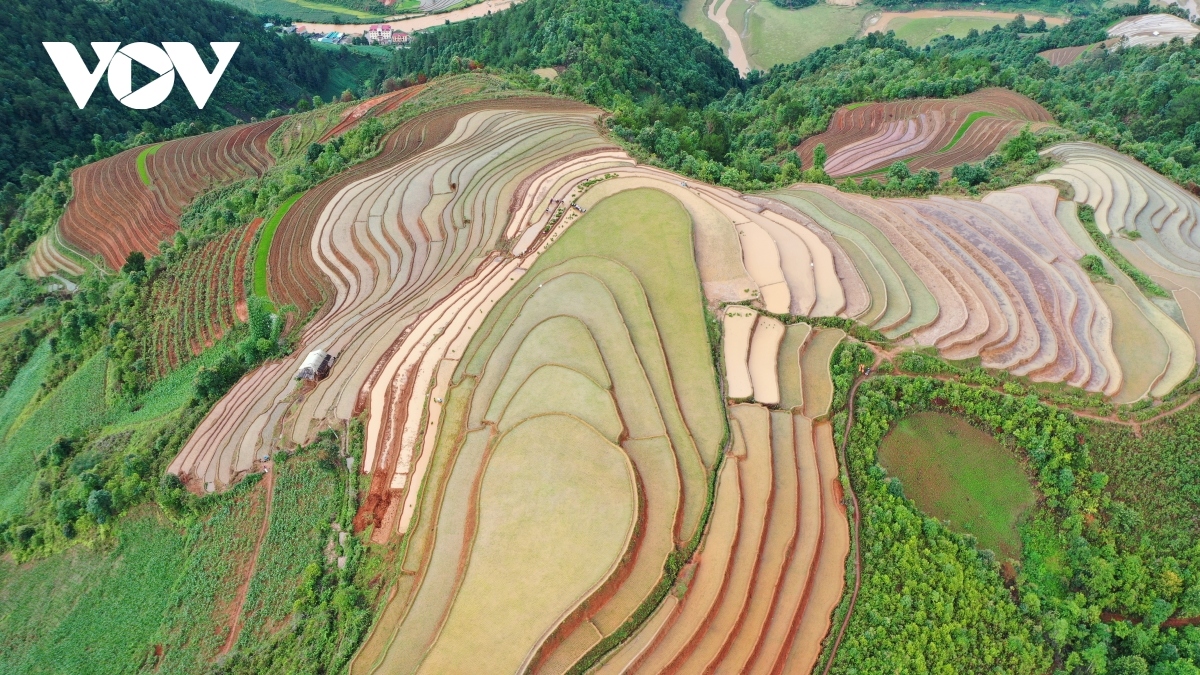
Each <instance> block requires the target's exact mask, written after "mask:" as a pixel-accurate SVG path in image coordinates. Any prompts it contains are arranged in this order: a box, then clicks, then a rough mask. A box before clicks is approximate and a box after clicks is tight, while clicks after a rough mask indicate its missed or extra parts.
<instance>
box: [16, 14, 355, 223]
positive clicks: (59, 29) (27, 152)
mask: <svg viewBox="0 0 1200 675" xmlns="http://www.w3.org/2000/svg"><path fill="white" fill-rule="evenodd" d="M5 14H6V18H7V20H6V21H5V23H4V25H3V26H2V27H0V35H2V36H3V39H2V40H0V81H3V82H4V83H5V91H6V93H7V94H8V95H9V97H10V98H9V99H7V101H8V102H7V103H4V104H2V105H0V128H2V129H4V130H5V133H4V134H2V135H0V185H3V184H5V183H12V184H13V187H12V188H11V189H10V188H5V190H9V192H7V193H6V195H5V196H6V197H8V198H9V199H16V197H17V195H18V194H22V193H23V194H26V195H28V194H29V193H31V192H32V191H33V190H34V188H35V187H36V178H35V177H34V174H40V173H43V172H48V171H50V170H51V164H53V163H54V162H55V161H57V160H61V159H64V158H69V157H71V156H72V155H76V156H84V155H87V154H89V153H90V152H92V145H93V138H94V137H96V136H97V135H98V136H100V137H102V138H106V139H116V138H122V137H128V136H134V135H136V134H138V133H139V132H149V133H150V134H151V135H153V134H154V133H155V130H157V129H163V128H168V127H171V126H172V125H176V124H180V123H182V124H184V125H185V126H186V125H187V124H189V123H191V122H196V123H199V124H203V125H204V127H205V130H208V128H210V127H211V126H212V125H213V124H214V123H215V124H220V125H221V126H226V125H229V124H232V123H233V122H234V121H235V120H236V119H237V117H235V116H234V115H233V114H232V113H230V112H229V111H230V110H236V111H238V115H239V116H241V118H242V119H248V118H249V117H250V116H252V115H253V116H258V117H263V116H266V115H267V114H268V112H269V111H270V110H271V109H273V108H275V109H281V110H286V109H287V108H288V106H289V105H290V104H291V102H293V101H295V100H296V99H297V98H299V97H300V96H305V95H309V96H311V95H312V94H313V93H315V92H317V91H319V90H320V89H321V87H322V86H323V85H324V84H325V80H326V78H327V77H328V75H329V72H330V70H331V69H332V68H333V60H332V59H330V58H329V57H327V56H325V55H323V54H321V53H319V52H317V51H316V50H314V49H313V48H312V46H311V45H309V44H308V42H307V41H306V40H304V39H303V38H300V37H296V36H281V35H278V34H276V33H272V32H269V31H264V30H262V21H261V19H259V18H258V17H256V16H253V15H252V14H250V13H248V12H245V11H241V10H237V9H234V8H232V7H230V6H229V5H226V4H224V3H220V2H214V1H213V0H153V1H151V0H113V1H112V2H105V3H96V2H89V3H84V4H79V3H76V2H71V1H70V0H48V1H45V2H43V1H41V0H37V1H35V0H18V1H17V2H15V3H12V4H11V5H10V6H8V7H7V8H6V12H5ZM164 36H176V37H177V38H178V39H185V38H186V40H187V41H190V42H193V43H195V44H196V45H198V46H201V47H200V49H201V52H202V53H203V54H205V55H206V58H211V57H210V56H208V55H209V54H211V52H209V51H208V48H207V44H208V43H209V42H216V41H224V40H233V41H237V42H240V46H239V47H238V52H237V58H235V59H234V60H233V61H232V62H231V63H230V64H229V66H228V68H227V69H226V70H225V73H224V75H223V76H222V77H221V84H220V86H218V87H217V89H216V91H215V93H214V96H213V100H212V105H207V106H205V108H204V110H197V109H196V106H195V103H194V102H193V101H192V99H191V97H190V96H189V95H188V94H187V92H186V91H185V90H184V88H183V87H182V86H176V88H175V91H174V93H173V94H172V95H171V96H170V97H168V99H167V100H166V101H165V102H163V103H162V104H161V105H158V106H156V107H154V108H151V109H149V110H132V109H130V108H126V107H125V106H123V105H122V104H121V103H119V102H118V101H117V100H116V99H114V98H113V97H112V96H111V94H109V92H108V90H107V87H103V86H102V87H100V88H98V89H97V90H96V91H95V92H94V93H93V94H92V97H91V99H90V101H89V103H88V105H87V106H86V107H84V108H83V109H80V108H79V106H77V105H75V102H74V101H73V100H72V98H71V95H70V93H68V91H67V88H66V87H64V86H63V85H62V79H61V78H60V77H59V75H58V71H57V70H56V69H55V67H54V64H53V63H52V62H51V60H50V59H49V58H47V57H46V51H45V49H44V48H43V47H42V44H41V43H42V42H44V41H54V40H63V39H68V38H69V39H70V40H72V41H73V43H74V44H76V45H77V46H78V47H79V50H80V54H81V55H82V56H83V59H84V60H85V61H86V62H87V63H89V64H90V63H92V62H93V60H94V59H95V56H94V55H93V53H92V51H91V48H90V47H89V46H88V43H89V42H91V41H106V40H123V41H125V42H126V43H128V42H136V41H149V42H158V41H159V40H162V39H168V38H167V37H164ZM141 83H144V81H141V82H135V86H137V85H139V84H141ZM18 100H19V101H22V102H23V103H20V104H19V105H17V104H16V101H18ZM143 142H146V141H143ZM23 175H25V177H22V176H23ZM2 201H4V200H3V199H0V202H2ZM16 203H19V200H18V201H17V202H16ZM10 216H11V213H10V211H9V208H8V207H5V206H3V205H0V221H7V220H8V219H9V218H10Z"/></svg>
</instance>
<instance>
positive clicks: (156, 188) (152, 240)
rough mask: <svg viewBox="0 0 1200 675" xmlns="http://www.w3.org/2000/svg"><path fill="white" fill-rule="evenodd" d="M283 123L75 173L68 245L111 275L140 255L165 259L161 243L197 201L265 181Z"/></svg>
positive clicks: (65, 227)
mask: <svg viewBox="0 0 1200 675" xmlns="http://www.w3.org/2000/svg"><path fill="white" fill-rule="evenodd" d="M283 119H284V118H275V119H271V120H266V121H263V122H257V123H255V124H239V125H236V126H233V127H229V128H228V129H222V130H221V131H215V132H213V133H209V134H201V135H199V136H191V137H188V138H181V139H179V140H175V141H168V142H166V143H162V144H160V145H159V146H158V150H157V151H156V152H154V153H153V154H150V153H147V154H143V150H145V148H133V149H131V150H126V151H125V152H122V153H120V154H119V155H116V156H114V157H109V158H107V159H103V160H101V161H99V162H94V163H92V164H88V165H86V166H83V167H80V168H79V169H76V170H75V171H74V173H72V174H71V184H72V187H73V189H74V194H73V196H72V198H71V201H70V202H68V203H67V208H66V211H64V212H63V216H62V219H61V220H60V221H59V224H58V231H59V234H60V236H61V237H62V239H63V242H64V243H66V244H67V245H68V246H70V247H72V248H73V249H76V250H78V251H81V252H83V253H84V254H86V255H89V256H99V257H100V258H103V260H104V262H105V264H107V265H108V266H109V267H110V268H112V269H120V268H121V265H123V264H124V263H125V258H126V256H128V255H129V254H130V253H131V252H133V251H141V252H143V253H145V254H146V255H148V256H149V255H154V254H156V253H158V245H159V242H161V241H163V240H164V239H167V238H168V237H170V236H171V235H173V234H174V233H175V231H176V230H178V229H179V215H180V213H182V212H183V209H184V208H185V207H186V206H187V205H188V204H189V203H190V202H191V201H192V199H194V198H195V197H196V196H197V195H199V194H200V193H201V192H204V191H205V190H208V189H211V188H212V187H214V186H217V185H222V184H226V183H230V182H233V181H236V180H240V179H242V178H248V177H250V176H255V175H261V174H262V173H263V172H264V171H266V170H267V169H268V168H269V167H270V166H271V165H272V164H274V158H273V157H272V156H271V154H270V153H269V152H267V139H268V138H269V137H270V136H271V134H272V133H273V132H274V131H275V128H276V127H278V126H279V125H280V123H281V122H282V121H283ZM139 166H144V169H145V175H146V176H147V177H148V179H149V181H150V182H149V184H147V183H145V182H143V180H142V177H141V175H140V174H139Z"/></svg>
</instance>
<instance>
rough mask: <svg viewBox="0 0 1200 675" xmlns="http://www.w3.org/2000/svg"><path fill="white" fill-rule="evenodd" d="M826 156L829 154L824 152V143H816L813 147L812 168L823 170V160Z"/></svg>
mask: <svg viewBox="0 0 1200 675" xmlns="http://www.w3.org/2000/svg"><path fill="white" fill-rule="evenodd" d="M828 158H829V155H828V154H827V153H826V152H825V144H824V143H818V144H817V147H815V148H813V168H814V169H820V170H821V171H824V170H825V160H826V159H828Z"/></svg>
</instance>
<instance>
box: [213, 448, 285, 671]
mask: <svg viewBox="0 0 1200 675" xmlns="http://www.w3.org/2000/svg"><path fill="white" fill-rule="evenodd" d="M274 464H275V463H274V462H267V464H266V469H267V480H266V489H267V508H266V509H265V510H264V511H263V519H262V525H260V526H259V528H258V541H256V542H254V556H253V557H251V558H250V569H249V570H247V571H246V578H245V579H243V580H242V583H241V584H240V585H239V586H238V589H237V594H236V595H235V596H234V601H233V627H232V628H231V629H230V631H229V637H228V638H226V640H225V644H224V645H221V650H220V651H218V652H217V655H218V656H223V655H225V654H228V653H229V650H231V649H233V646H234V645H235V644H237V641H238V636H239V635H241V633H242V608H243V606H245V604H246V593H247V592H249V590H250V580H251V579H253V578H254V572H255V570H256V569H257V568H258V554H259V553H260V552H261V551H262V545H263V541H265V540H266V538H267V531H268V530H270V529H271V502H272V500H273V499H274V497H275V471H274V469H275V466H274Z"/></svg>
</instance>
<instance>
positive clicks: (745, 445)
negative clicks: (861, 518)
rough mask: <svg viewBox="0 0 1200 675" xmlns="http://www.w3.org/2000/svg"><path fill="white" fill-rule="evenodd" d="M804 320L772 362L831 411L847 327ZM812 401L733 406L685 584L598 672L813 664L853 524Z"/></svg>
mask: <svg viewBox="0 0 1200 675" xmlns="http://www.w3.org/2000/svg"><path fill="white" fill-rule="evenodd" d="M760 321H761V319H760ZM798 327H803V328H802V330H801V331H798V332H796V333H795V335H794V336H792V335H789V337H788V338H786V339H785V344H786V343H789V342H790V343H791V344H792V345H793V346H795V347H796V349H798V350H799V351H798V352H793V351H791V350H790V349H789V350H786V351H785V353H784V354H782V355H781V356H780V358H779V359H777V360H776V363H773V364H772V365H773V366H775V367H776V368H777V371H776V376H777V377H778V379H779V380H780V385H781V387H782V388H783V389H784V390H786V391H798V390H801V389H803V390H804V391H805V392H806V395H809V394H808V392H810V391H811V392H812V394H811V396H812V401H811V403H812V406H813V408H815V409H818V410H827V409H828V406H829V395H830V394H831V393H832V387H830V386H828V385H827V383H828V382H829V370H828V368H829V356H830V354H831V352H832V349H833V346H835V345H836V344H837V342H838V341H839V340H840V339H841V338H842V337H843V334H842V333H841V331H836V330H833V331H830V330H823V329H814V330H812V333H813V334H814V335H813V336H812V337H811V338H810V339H806V338H808V336H809V331H808V326H804V325H803V324H796V325H794V326H790V327H789V331H790V330H791V329H793V328H798ZM797 342H799V343H800V344H797ZM800 345H803V346H800ZM797 360H798V361H799V362H800V363H801V365H800V367H799V369H797V367H796V366H797ZM810 380H815V381H816V382H815V384H814V383H811V382H810ZM808 403H809V402H808V401H806V402H805V404H804V406H803V407H800V406H797V407H793V408H790V409H777V410H769V409H767V408H765V407H763V406H761V405H755V404H747V403H741V404H736V405H733V406H731V407H730V408H729V414H730V423H731V425H732V427H733V444H732V448H731V450H730V453H729V455H728V456H727V457H726V460H725V464H724V466H723V468H722V469H721V473H720V477H719V482H718V485H717V493H716V501H715V504H714V507H713V513H712V517H711V520H710V526H709V530H708V533H707V535H706V538H705V541H704V544H703V548H702V549H701V550H700V551H699V553H698V554H697V560H698V562H697V563H695V565H694V567H693V568H692V570H691V576H690V581H688V582H687V585H686V592H684V593H683V595H682V598H678V596H672V597H671V598H670V599H669V601H667V602H664V603H663V605H662V606H661V607H660V608H659V609H658V611H657V613H656V615H655V616H653V617H651V619H650V620H649V621H648V622H647V624H646V626H645V627H644V628H643V629H642V631H641V632H640V633H639V634H637V635H636V636H635V637H634V639H633V640H631V641H630V642H629V643H627V645H625V646H624V647H623V648H621V649H620V650H618V651H617V652H616V653H615V654H614V655H613V656H612V657H611V658H610V659H609V660H608V661H607V662H606V663H604V664H603V665H602V666H601V667H600V668H599V669H598V672H600V673H621V672H639V673H641V672H645V673H656V672H738V673H770V672H809V671H811V670H812V668H813V667H814V665H815V664H816V660H817V658H818V656H819V655H820V649H821V642H822V640H823V639H824V637H825V635H826V634H827V633H828V630H829V625H830V615H831V613H832V611H833V608H834V606H835V605H836V604H837V603H838V601H839V600H840V599H841V595H842V589H843V587H844V582H845V579H844V577H845V562H846V556H847V554H848V552H849V525H848V522H847V519H846V511H845V507H844V506H843V505H842V503H841V497H842V493H841V484H840V482H839V481H838V464H837V457H836V451H835V448H834V445H833V436H832V433H831V427H830V425H829V423H828V422H825V421H817V420H814V419H813V417H811V416H809V412H808V410H809V408H808Z"/></svg>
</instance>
